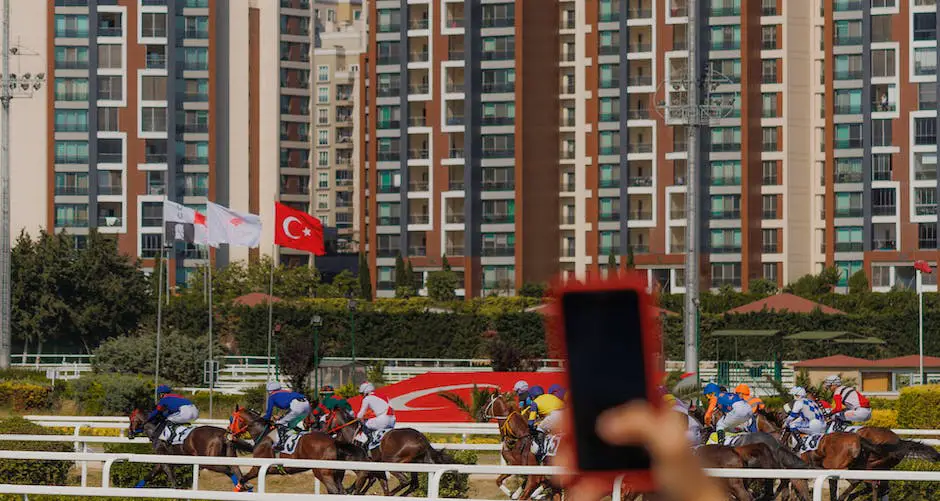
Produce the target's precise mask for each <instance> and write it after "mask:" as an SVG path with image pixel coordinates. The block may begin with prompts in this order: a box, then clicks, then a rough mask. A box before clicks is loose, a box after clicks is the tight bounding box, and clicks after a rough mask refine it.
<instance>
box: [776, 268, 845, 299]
mask: <svg viewBox="0 0 940 501" xmlns="http://www.w3.org/2000/svg"><path fill="white" fill-rule="evenodd" d="M840 275H841V272H840V271H839V269H838V268H836V267H829V268H826V269H824V270H822V271H820V272H819V274H818V275H803V276H802V277H800V278H799V279H798V280H797V281H796V282H794V283H793V284H791V285H788V286H787V287H786V288H785V289H784V290H785V291H786V292H792V293H793V294H796V295H797V296H802V297H815V296H820V295H823V294H826V293H828V292H831V291H832V289H833V288H834V287H835V286H836V285H837V284H838V283H839V277H840Z"/></svg>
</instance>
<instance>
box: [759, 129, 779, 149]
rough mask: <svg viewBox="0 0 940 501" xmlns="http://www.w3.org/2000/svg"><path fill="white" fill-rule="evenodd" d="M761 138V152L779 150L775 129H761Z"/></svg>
mask: <svg viewBox="0 0 940 501" xmlns="http://www.w3.org/2000/svg"><path fill="white" fill-rule="evenodd" d="M761 136H762V137H763V151H778V150H779V147H778V144H777V128H776V127H763V128H762V129H761Z"/></svg>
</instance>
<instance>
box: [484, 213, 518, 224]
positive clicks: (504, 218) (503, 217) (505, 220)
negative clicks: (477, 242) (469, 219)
mask: <svg viewBox="0 0 940 501" xmlns="http://www.w3.org/2000/svg"><path fill="white" fill-rule="evenodd" d="M482 219H483V224H511V223H514V222H515V220H516V218H515V216H514V215H513V214H483V218H482Z"/></svg>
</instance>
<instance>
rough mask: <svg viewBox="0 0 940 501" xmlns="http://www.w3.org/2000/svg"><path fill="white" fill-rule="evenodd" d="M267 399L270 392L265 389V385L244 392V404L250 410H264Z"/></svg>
mask: <svg viewBox="0 0 940 501" xmlns="http://www.w3.org/2000/svg"><path fill="white" fill-rule="evenodd" d="M267 399H268V392H267V391H266V390H265V389H264V385H260V386H255V387H252V388H248V389H247V390H245V391H243V392H242V402H244V405H245V407H248V408H249V409H259V410H260V409H264V405H265V402H267Z"/></svg>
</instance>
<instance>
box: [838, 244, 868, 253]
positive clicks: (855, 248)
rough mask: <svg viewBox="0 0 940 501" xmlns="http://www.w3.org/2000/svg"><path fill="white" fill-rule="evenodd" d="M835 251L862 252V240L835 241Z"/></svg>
mask: <svg viewBox="0 0 940 501" xmlns="http://www.w3.org/2000/svg"><path fill="white" fill-rule="evenodd" d="M835 245H836V252H862V250H863V249H864V245H863V244H862V242H836V244H835Z"/></svg>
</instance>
